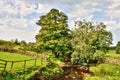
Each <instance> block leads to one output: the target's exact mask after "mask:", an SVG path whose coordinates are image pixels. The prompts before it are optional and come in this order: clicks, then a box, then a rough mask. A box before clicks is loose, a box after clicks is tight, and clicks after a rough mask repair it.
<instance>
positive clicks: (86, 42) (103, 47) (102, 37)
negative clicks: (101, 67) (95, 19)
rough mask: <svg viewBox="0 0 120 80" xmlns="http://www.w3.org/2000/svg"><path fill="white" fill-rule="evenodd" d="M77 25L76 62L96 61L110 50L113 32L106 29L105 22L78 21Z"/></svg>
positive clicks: (74, 42) (74, 54)
mask: <svg viewBox="0 0 120 80" xmlns="http://www.w3.org/2000/svg"><path fill="white" fill-rule="evenodd" d="M75 26H76V29H75V30H74V31H73V34H74V38H73V39H72V43H73V46H74V52H73V54H72V61H73V62H74V63H81V62H93V61H96V60H97V59H98V58H99V57H100V56H101V54H103V53H104V52H106V51H107V50H108V48H109V46H110V44H111V42H112V34H111V33H110V32H108V31H106V30H105V28H106V26H105V25H104V24H103V23H100V24H97V25H94V24H93V23H91V22H86V21H83V22H81V21H77V22H75Z"/></svg>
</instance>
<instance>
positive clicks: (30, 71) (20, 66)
mask: <svg viewBox="0 0 120 80" xmlns="http://www.w3.org/2000/svg"><path fill="white" fill-rule="evenodd" d="M0 59H3V60H7V61H21V60H22V61H24V60H29V59H34V58H33V57H30V56H25V55H21V54H17V53H10V52H0ZM41 62H42V63H41ZM11 64H12V62H8V63H7V67H6V71H7V74H6V75H5V76H3V79H2V80H19V79H17V78H16V77H18V76H19V77H20V76H22V77H23V76H25V77H24V78H25V79H28V78H30V77H31V76H33V75H34V74H35V73H36V72H39V69H40V68H42V67H44V66H46V63H45V61H43V60H41V59H37V62H36V66H38V67H35V61H34V60H32V61H27V62H26V71H25V73H24V62H15V63H14V64H13V68H12V70H11Z"/></svg>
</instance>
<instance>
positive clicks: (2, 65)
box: [0, 58, 37, 72]
mask: <svg viewBox="0 0 120 80" xmlns="http://www.w3.org/2000/svg"><path fill="white" fill-rule="evenodd" d="M32 60H33V61H34V67H36V62H37V59H36V58H35V59H29V60H19V61H7V60H3V59H0V71H1V72H5V71H6V68H7V64H8V63H11V67H10V71H12V70H13V65H14V64H15V63H19V62H23V63H24V64H23V65H24V66H23V71H25V70H26V69H27V67H26V64H27V62H28V61H32ZM31 67H33V66H31Z"/></svg>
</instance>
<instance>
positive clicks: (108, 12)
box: [0, 0, 120, 41]
mask: <svg viewBox="0 0 120 80" xmlns="http://www.w3.org/2000/svg"><path fill="white" fill-rule="evenodd" d="M119 3H120V0H104V1H102V0H75V1H73V0H60V1H59V0H49V1H47V0H0V32H1V34H0V38H3V39H8V38H9V39H11V38H15V37H16V38H18V39H24V40H27V41H30V40H31V41H33V40H34V36H35V35H36V34H37V33H38V31H39V29H40V28H39V27H37V25H36V22H37V20H38V18H39V16H35V14H32V13H36V14H37V15H40V16H41V14H46V13H47V12H48V11H49V10H50V9H51V8H57V9H59V10H61V11H63V12H65V14H67V15H68V17H69V25H70V26H71V28H72V27H73V26H74V20H76V19H80V20H83V19H86V20H87V21H92V20H93V18H94V19H95V18H97V17H99V16H97V17H95V15H96V14H95V12H98V13H99V12H102V13H103V14H100V15H105V16H106V17H108V19H109V20H108V19H106V18H104V17H103V18H104V19H102V20H104V21H101V22H104V23H105V24H106V25H107V26H108V27H107V30H109V31H112V30H116V29H120V4H119ZM31 15H32V16H33V17H32V18H30V16H31ZM26 16H27V17H26ZM34 16H35V17H34ZM29 18H30V19H29ZM93 22H94V21H93Z"/></svg>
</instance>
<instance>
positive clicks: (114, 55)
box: [106, 50, 120, 59]
mask: <svg viewBox="0 0 120 80" xmlns="http://www.w3.org/2000/svg"><path fill="white" fill-rule="evenodd" d="M106 57H113V58H119V59H120V54H116V52H115V50H109V52H108V53H107V54H106Z"/></svg>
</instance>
